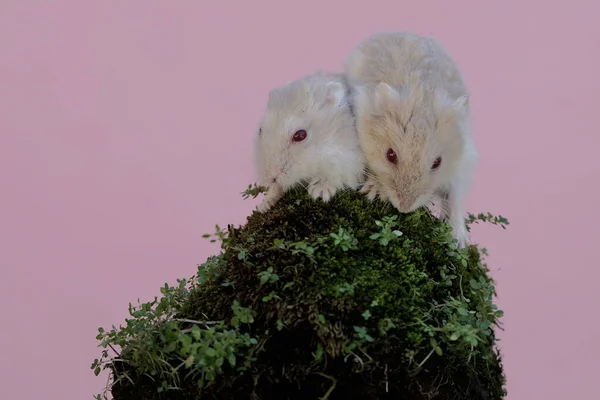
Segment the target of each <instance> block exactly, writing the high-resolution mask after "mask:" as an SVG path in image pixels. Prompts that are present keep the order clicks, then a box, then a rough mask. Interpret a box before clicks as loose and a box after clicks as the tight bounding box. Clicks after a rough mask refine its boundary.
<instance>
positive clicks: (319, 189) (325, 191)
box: [308, 181, 336, 202]
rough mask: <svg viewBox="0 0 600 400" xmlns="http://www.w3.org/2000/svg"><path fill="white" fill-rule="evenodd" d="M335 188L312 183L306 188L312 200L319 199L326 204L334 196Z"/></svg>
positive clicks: (321, 183)
mask: <svg viewBox="0 0 600 400" xmlns="http://www.w3.org/2000/svg"><path fill="white" fill-rule="evenodd" d="M335 192H336V187H335V186H334V185H332V184H330V183H326V182H319V181H317V182H313V183H311V184H310V185H309V186H308V194H310V196H311V197H312V198H313V199H318V198H321V199H323V201H324V202H328V201H329V200H331V198H332V197H333V196H334V195H335Z"/></svg>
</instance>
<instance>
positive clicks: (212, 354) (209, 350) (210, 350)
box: [204, 347, 217, 357]
mask: <svg viewBox="0 0 600 400" xmlns="http://www.w3.org/2000/svg"><path fill="white" fill-rule="evenodd" d="M204 354H206V355H207V356H208V357H215V356H216V355H217V352H216V351H215V349H213V348H211V347H208V348H207V349H206V350H205V351H204Z"/></svg>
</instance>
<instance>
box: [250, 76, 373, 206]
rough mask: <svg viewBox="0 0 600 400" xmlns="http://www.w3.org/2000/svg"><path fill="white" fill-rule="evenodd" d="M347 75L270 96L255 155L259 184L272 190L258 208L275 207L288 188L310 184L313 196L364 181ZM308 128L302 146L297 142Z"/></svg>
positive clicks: (290, 86)
mask: <svg viewBox="0 0 600 400" xmlns="http://www.w3.org/2000/svg"><path fill="white" fill-rule="evenodd" d="M347 92H348V89H347V86H346V84H345V81H344V76H343V75H342V74H323V73H316V74H312V75H308V76H306V77H303V78H301V79H298V80H296V81H293V82H289V83H287V84H286V85H283V86H280V87H277V88H275V89H273V90H272V91H271V92H270V93H269V101H268V103H267V109H266V112H265V114H264V116H263V118H262V121H261V127H260V130H261V132H262V133H261V135H257V137H256V140H255V147H254V154H255V161H256V167H257V170H258V176H259V184H260V185H263V186H266V187H268V191H267V194H266V196H265V198H264V200H263V202H262V203H261V204H260V205H259V206H258V208H257V210H258V211H260V212H264V211H266V210H268V209H269V208H271V207H272V206H273V205H274V204H275V203H276V202H277V200H279V198H281V196H283V194H284V193H285V191H286V190H288V189H290V188H292V187H294V186H296V185H299V184H303V183H306V184H308V188H307V189H308V191H309V193H310V195H311V196H312V197H313V198H321V199H323V200H324V201H329V200H330V199H331V198H332V197H333V196H334V195H335V193H336V192H337V190H340V189H343V188H344V187H349V188H353V189H356V188H358V187H359V186H360V184H361V183H362V177H363V173H364V156H363V154H362V152H361V150H360V145H359V143H358V135H357V132H356V127H355V123H354V117H353V115H352V112H351V108H350V103H349V101H348V100H349V98H348V97H349V96H348V93H347ZM298 130H305V131H306V132H307V137H306V139H305V140H304V141H302V142H293V141H292V137H293V135H294V133H295V132H296V131H298Z"/></svg>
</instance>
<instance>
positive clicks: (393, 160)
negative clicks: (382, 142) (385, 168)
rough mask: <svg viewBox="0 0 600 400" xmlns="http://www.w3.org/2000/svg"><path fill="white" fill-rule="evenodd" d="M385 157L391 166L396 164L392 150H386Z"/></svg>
mask: <svg viewBox="0 0 600 400" xmlns="http://www.w3.org/2000/svg"><path fill="white" fill-rule="evenodd" d="M385 157H386V158H387V159H388V161H389V162H391V163H392V164H397V163H398V156H397V155H396V152H395V151H394V150H392V149H388V150H387V153H385Z"/></svg>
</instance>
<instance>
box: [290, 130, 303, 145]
mask: <svg viewBox="0 0 600 400" xmlns="http://www.w3.org/2000/svg"><path fill="white" fill-rule="evenodd" d="M304 139H306V131H305V130H304V129H300V130H299V131H296V133H294V136H292V140H293V141H294V142H301V141H303V140H304Z"/></svg>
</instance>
